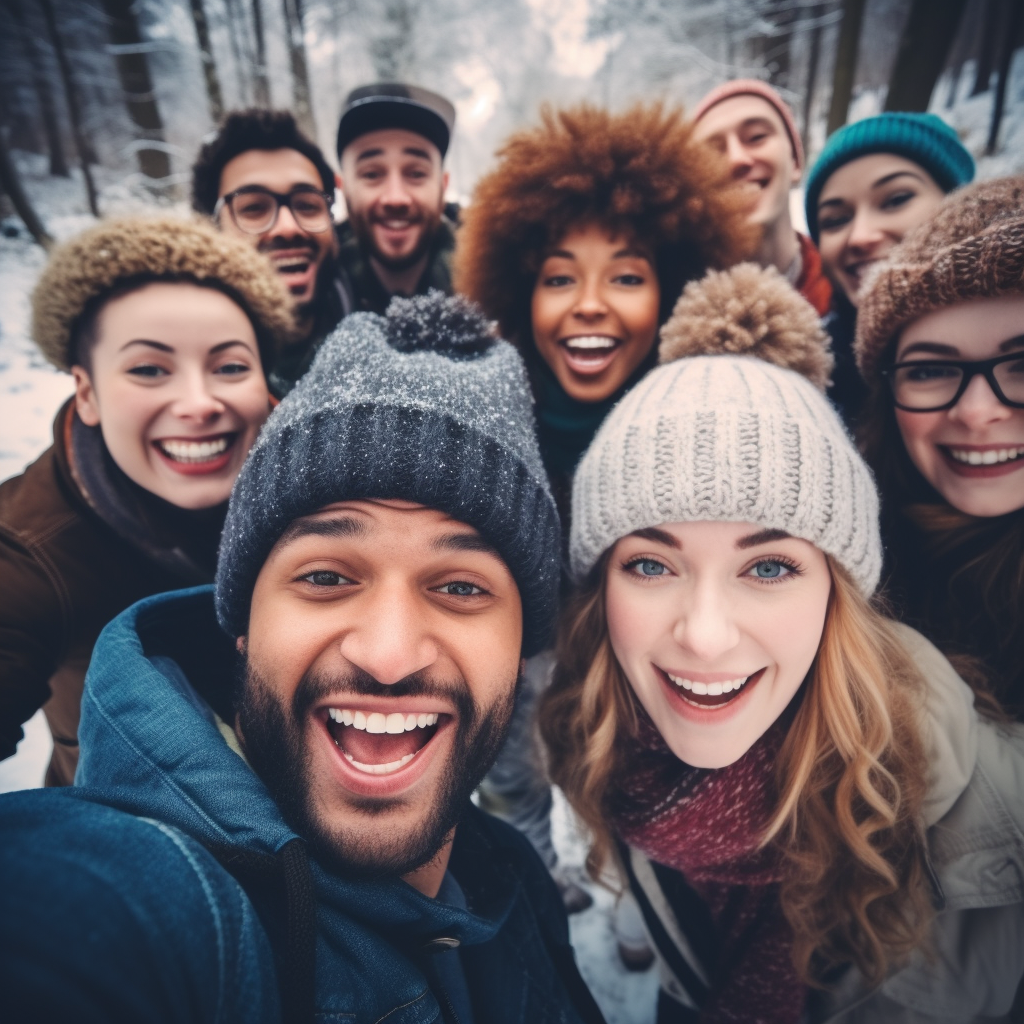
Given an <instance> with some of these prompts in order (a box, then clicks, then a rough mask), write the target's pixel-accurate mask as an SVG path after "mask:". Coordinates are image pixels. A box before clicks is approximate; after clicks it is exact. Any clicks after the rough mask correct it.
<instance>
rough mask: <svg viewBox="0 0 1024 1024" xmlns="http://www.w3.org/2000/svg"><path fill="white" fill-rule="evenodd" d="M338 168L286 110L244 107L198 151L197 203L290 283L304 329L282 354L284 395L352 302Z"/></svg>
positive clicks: (276, 388)
mask: <svg viewBox="0 0 1024 1024" xmlns="http://www.w3.org/2000/svg"><path fill="white" fill-rule="evenodd" d="M335 180H336V179H335V174H334V171H333V170H331V167H330V165H329V164H328V163H327V161H326V160H325V159H324V155H323V153H322V152H321V151H320V149H319V147H318V146H317V145H316V144H315V143H314V142H312V141H311V140H310V139H308V138H307V137H306V136H305V135H303V134H302V132H301V131H300V130H299V128H298V125H296V123H295V119H294V118H293V117H292V115H291V114H290V113H288V112H287V111H284V110H255V109H254V110H239V111H234V112H232V113H230V114H228V116H227V117H226V118H225V120H224V122H223V124H222V125H221V128H220V130H219V132H218V133H217V135H216V136H215V137H214V138H213V139H212V140H211V141H209V142H207V143H206V144H205V145H204V146H203V148H202V149H201V150H200V151H199V156H198V158H197V160H196V162H195V164H194V166H193V168H192V205H193V207H194V208H195V209H196V210H197V211H199V212H200V213H204V214H207V215H208V216H210V217H212V218H213V219H214V220H215V221H216V222H217V224H218V225H219V226H220V228H221V230H223V231H225V232H226V233H228V234H233V235H236V236H237V237H239V238H243V239H247V240H248V241H250V242H251V243H252V245H254V246H255V247H256V248H257V249H258V250H259V251H260V252H263V253H266V255H267V256H268V257H269V258H270V259H271V260H272V261H273V263H274V266H275V267H276V268H277V271H278V273H279V274H281V275H282V277H283V278H284V279H285V281H286V282H287V284H288V289H289V291H290V292H291V294H292V297H293V299H294V301H295V307H296V312H297V313H298V319H299V332H300V333H299V337H298V339H297V340H296V342H295V343H294V344H292V345H290V346H288V347H287V348H286V349H285V350H284V351H283V352H282V354H281V355H280V356H279V358H278V360H277V362H276V364H275V366H274V369H273V371H272V372H271V374H270V376H269V381H270V389H271V391H273V392H274V394H276V395H277V396H278V397H279V398H281V397H284V395H286V394H287V393H288V392H289V391H290V390H291V389H292V387H293V386H294V385H295V382H296V381H297V380H298V379H299V378H300V377H301V376H302V375H303V374H304V373H305V372H306V370H307V369H309V366H310V364H311V363H312V361H313V356H314V355H315V354H316V351H317V349H318V348H319V346H320V343H321V342H322V341H323V339H324V338H325V337H326V336H327V334H328V333H330V331H331V330H332V329H333V328H334V327H335V326H336V325H337V323H338V321H339V320H340V319H341V318H342V317H343V316H345V315H346V314H347V313H350V312H351V311H352V309H353V302H352V299H351V297H350V295H349V294H348V290H347V289H346V288H345V287H344V286H343V284H342V282H341V280H340V279H339V276H338V265H337V254H338V242H337V238H336V236H335V232H334V222H333V220H332V217H331V207H332V206H333V204H334V189H335Z"/></svg>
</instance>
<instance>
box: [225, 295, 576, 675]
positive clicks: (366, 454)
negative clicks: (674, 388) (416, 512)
mask: <svg viewBox="0 0 1024 1024" xmlns="http://www.w3.org/2000/svg"><path fill="white" fill-rule="evenodd" d="M386 498H397V499H403V500H406V501H412V502H415V503H417V504H420V505H424V506H427V507H428V508H434V509H438V510H440V511H442V512H446V513H447V514H448V515H450V516H451V517H452V518H453V519H456V520H458V521H459V522H463V523H466V524H468V525H469V526H472V527H474V528H475V529H476V530H477V531H479V533H480V535H481V536H482V537H483V538H484V540H486V541H487V542H488V543H489V544H491V545H493V546H494V548H495V549H496V550H497V552H498V553H499V555H500V556H501V557H502V559H503V560H504V561H505V564H506V565H507V566H508V568H509V570H510V572H511V573H512V575H513V577H514V578H515V581H516V584H517V586H518V588H519V593H520V597H521V599H522V604H523V649H524V654H525V656H529V655H531V654H534V653H536V652H537V651H539V650H542V649H543V644H544V642H545V641H546V639H547V636H548V632H549V630H550V627H551V624H552V621H553V619H554V616H555V611H556V605H557V590H558V580H559V568H560V555H559V551H560V542H559V523H558V514H557V511H556V508H555V503H554V500H553V498H552V496H551V491H550V489H549V486H548V480H547V475H546V473H545V471H544V467H543V464H542V463H541V459H540V452H539V450H538V448H537V442H536V438H535V434H534V421H533V411H532V402H531V398H530V393H529V386H528V384H527V380H526V371H525V368H524V367H523V364H522V361H521V359H520V358H519V356H518V354H517V353H516V351H515V349H514V348H513V347H512V346H511V345H509V344H508V343H507V342H505V341H502V340H501V339H499V338H497V337H496V336H495V335H494V333H493V331H492V327H491V325H490V324H489V323H488V322H487V321H486V320H485V319H484V318H483V317H481V316H480V315H479V313H478V312H477V311H476V310H475V309H474V307H472V306H471V304H470V303H468V302H467V301H466V300H465V299H461V298H459V297H452V298H445V297H444V296H442V295H441V293H440V292H432V293H430V294H429V295H425V296H417V297H415V298H411V299H401V298H398V299H394V300H392V303H391V305H390V306H389V307H388V312H387V315H386V316H377V315H376V314H373V313H354V314H352V315H351V316H349V317H347V318H346V319H345V320H344V321H342V323H341V325H340V326H339V327H338V329H337V330H336V331H334V333H333V334H331V335H330V336H329V337H328V338H327V339H326V340H325V341H324V343H323V345H322V346H321V348H320V351H319V352H318V353H317V357H316V359H315V361H314V363H313V366H312V367H311V368H310V370H309V372H308V373H307V374H306V375H305V376H304V377H302V379H301V380H300V381H299V383H298V384H297V385H296V387H295V388H294V390H292V391H291V392H290V393H289V394H288V396H287V397H286V398H285V399H284V400H283V401H282V402H281V404H280V405H279V406H278V407H277V408H276V409H275V410H274V412H273V413H272V414H271V416H270V418H269V419H268V420H267V423H266V425H265V426H264V427H263V430H262V431H261V432H260V436H259V438H258V439H257V441H256V444H255V445H254V446H253V449H252V451H251V452H250V454H249V458H248V459H247V460H246V463H245V465H244V466H243V467H242V471H241V473H240V474H239V477H238V480H237V482H236V484H235V488H234V491H233V492H232V495H231V502H230V505H229V508H228V514H227V520H226V522H225V525H224V534H223V538H222V541H221V549H220V557H219V560H218V565H217V586H216V603H217V614H218V617H219V619H220V622H221V625H222V626H223V627H224V629H225V630H227V631H228V632H229V633H230V634H231V635H232V636H240V635H242V634H244V633H245V632H246V630H247V628H248V618H249V602H250V599H251V597H252V591H253V588H254V586H255V582H256V577H257V576H258V575H259V571H260V569H261V567H262V565H263V563H264V561H265V560H266V558H267V556H268V555H269V554H270V551H271V549H272V548H273V546H274V544H275V543H276V542H277V540H278V538H279V537H280V536H281V534H282V533H283V532H284V530H285V529H286V527H287V526H288V524H289V523H291V522H292V521H293V520H295V519H298V518H300V517H302V516H306V515H310V514H312V513H314V512H316V511H317V510H318V509H321V508H323V507H324V506H326V505H330V504H332V503H334V502H338V501H352V500H359V499H386Z"/></svg>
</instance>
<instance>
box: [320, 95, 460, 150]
mask: <svg viewBox="0 0 1024 1024" xmlns="http://www.w3.org/2000/svg"><path fill="white" fill-rule="evenodd" d="M454 127H455V107H454V106H452V104H451V103H450V102H449V101H448V100H446V99H445V98H444V97H443V96H441V95H439V94H438V93H436V92H431V91H430V90H429V89H423V88H421V87H420V86H418V85H405V84H403V83H401V82H379V83H377V84H376V85H364V86H361V87H360V88H358V89H353V90H352V92H350V93H349V94H348V98H347V99H346V100H345V109H344V110H343V111H342V112H341V121H340V122H339V124H338V143H337V152H338V159H339V160H340V159H341V154H342V153H343V152H344V150H345V148H346V147H347V146H348V145H349V143H351V142H353V141H354V140H355V139H358V138H359V136H360V135H365V134H366V133H367V132H375V131H379V130H381V129H383V128H404V129H405V130H406V131H410V132H415V133H416V134H417V135H422V136H423V137H424V138H425V139H427V140H428V141H430V142H432V143H433V144H434V145H435V146H437V148H438V150H439V151H440V153H441V156H442V157H444V155H445V153H447V152H448V144H449V142H450V141H451V137H452V130H453V129H454Z"/></svg>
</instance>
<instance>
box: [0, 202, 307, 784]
mask: <svg viewBox="0 0 1024 1024" xmlns="http://www.w3.org/2000/svg"><path fill="white" fill-rule="evenodd" d="M33 313H34V315H33V323H32V337H33V339H34V340H35V342H36V344H37V345H38V346H39V348H40V350H41V351H42V353H43V354H44V355H45V356H46V357H47V358H48V359H49V360H50V362H52V363H53V364H54V365H55V366H57V367H58V369H61V370H64V371H66V372H69V373H71V374H72V375H73V376H74V379H75V395H74V397H73V398H72V399H70V400H69V401H68V402H67V403H66V404H65V405H64V407H63V408H62V409H61V410H60V412H59V413H58V414H57V418H56V420H55V421H54V425H53V446H52V447H51V448H49V449H47V451H45V452H44V453H43V454H42V455H41V456H40V457H39V459H38V460H37V461H36V462H34V463H33V464H32V465H31V466H29V467H28V469H27V470H25V472H24V473H22V474H21V475H20V476H17V477H13V478H12V479H10V480H7V481H6V482H4V483H3V485H0V578H2V579H3V581H4V586H3V589H2V591H0V757H9V756H10V755H11V754H13V753H14V751H15V748H16V747H17V744H18V741H19V739H20V738H21V724H22V723H23V722H25V721H26V720H27V719H28V718H30V717H31V716H32V715H33V714H34V713H35V712H36V710H37V709H38V708H40V707H44V710H45V712H46V716H47V720H48V722H49V725H50V730H51V732H52V733H53V738H54V748H53V757H52V759H51V761H50V766H49V769H48V771H47V774H46V783H47V785H70V784H71V782H72V780H73V779H74V774H75V766H76V764H77V762H78V741H77V733H78V717H79V703H80V700H81V695H82V685H83V682H84V679H85V670H86V667H87V666H88V664H89V658H90V655H91V653H92V648H93V644H94V643H95V641H96V638H97V636H98V635H99V632H100V630H101V629H102V628H103V627H104V626H105V625H106V624H107V622H108V621H109V620H110V619H112V618H113V617H114V616H115V615H117V614H118V613H119V612H121V611H123V610H124V609H125V608H127V607H128V606H129V605H130V604H133V603H134V602H135V601H137V600H139V599H140V598H143V597H146V596H148V595H150V594H157V593H160V592H161V591H164V590H174V589H178V588H180V587H185V586H192V585H195V584H199V583H209V582H211V581H212V579H213V574H214V569H215V565H216V557H217V545H218V543H219V540H220V533H221V528H222V526H223V524H224V515H225V512H226V509H227V500H228V496H229V494H230V492H231V487H232V484H233V483H234V480H235V477H236V476H237V475H238V471H239V470H240V469H241V467H242V463H243V462H244V461H245V457H246V455H247V453H248V451H249V448H250V447H251V446H252V443H253V441H254V440H255V438H256V434H257V432H258V431H259V429H260V427H261V426H262V424H263V421H264V420H265V419H266V417H267V414H268V413H269V411H270V394H269V392H268V390H267V381H266V376H265V373H266V372H267V371H268V370H269V369H270V366H271V365H272V359H273V355H274V353H275V352H276V350H277V349H278V348H279V346H280V344H281V343H283V342H285V341H287V340H288V339H289V338H290V336H291V333H292V331H293V329H294V322H293V319H292V314H291V312H290V303H289V300H288V295H287V292H286V291H285V288H284V285H283V284H282V283H281V281H280V279H279V278H278V276H277V275H276V274H275V273H274V270H273V268H272V267H271V265H270V264H269V262H268V261H267V260H266V259H265V258H264V257H263V256H262V255H261V254H260V253H257V252H256V251H255V250H254V249H252V248H251V247H250V246H247V245H245V244H243V243H242V242H238V241H235V240H233V239H230V238H228V237H226V236H225V235H223V234H221V233H220V232H219V231H217V230H215V229H214V228H213V227H212V226H211V225H208V224H205V223H199V222H195V221H186V220H182V219H180V218H172V217H166V216H165V217H159V218H152V219H142V218H134V219H129V220H123V221H113V222H109V223H103V224H99V225H97V226H96V227H93V228H91V229H89V230H88V231H85V232H83V233H82V234H81V235H79V236H77V237H76V238H74V239H72V240H71V241H69V242H66V243H64V244H63V245H61V246H59V247H58V248H57V249H56V250H55V251H54V253H53V254H52V255H51V257H50V261H49V263H48V264H47V266H46V269H45V270H44V271H43V274H42V277H41V278H40V280H39V282H38V284H37V285H36V289H35V292H34V294H33Z"/></svg>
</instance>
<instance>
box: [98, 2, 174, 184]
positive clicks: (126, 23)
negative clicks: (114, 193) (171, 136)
mask: <svg viewBox="0 0 1024 1024" xmlns="http://www.w3.org/2000/svg"><path fill="white" fill-rule="evenodd" d="M133 6H134V5H133V3H132V0H103V10H104V11H105V12H106V14H107V17H108V18H109V19H110V39H111V42H112V43H113V44H114V46H116V47H118V50H117V51H116V54H115V58H114V59H115V63H116V64H117V74H118V77H119V78H120V79H121V88H122V89H123V90H124V98H125V105H126V106H127V108H128V116H129V117H130V118H131V119H132V123H133V124H134V125H135V126H136V127H137V128H138V129H139V134H140V135H141V137H142V139H143V140H145V141H148V142H155V143H163V141H164V123H163V120H162V119H161V117H160V110H159V108H158V107H157V105H156V95H155V93H154V91H153V79H152V76H151V75H150V73H149V62H148V61H147V60H146V54H145V52H144V51H143V50H142V45H143V43H142V33H141V32H140V31H139V23H138V21H137V20H136V18H135V11H134V10H133ZM138 155H139V170H140V171H142V173H143V174H144V175H145V176H146V177H147V178H151V179H153V180H154V182H156V181H158V180H159V179H161V178H167V177H169V176H170V173H171V159H170V156H169V155H168V154H167V151H166V150H165V149H162V148H160V147H158V146H143V147H141V148H140V149H139V151H138Z"/></svg>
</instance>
